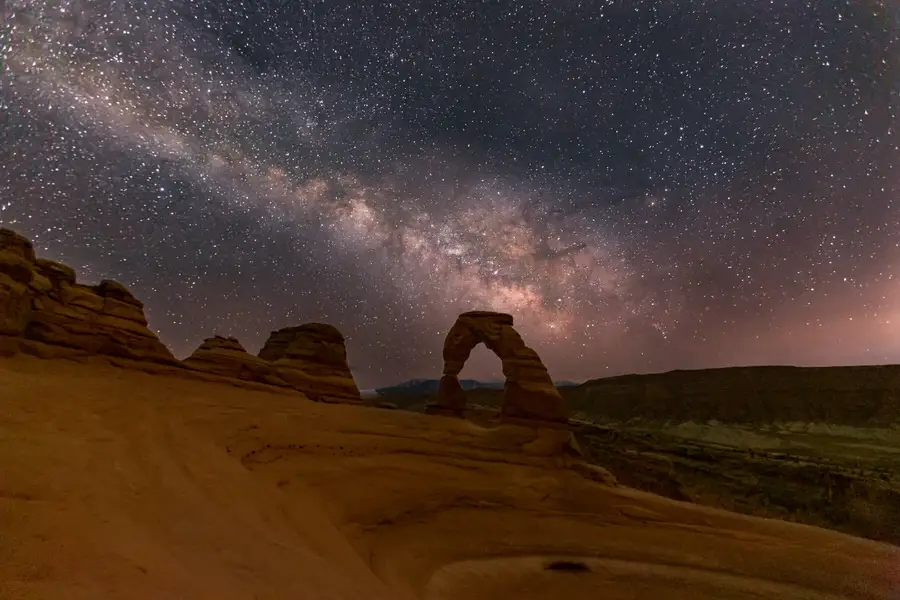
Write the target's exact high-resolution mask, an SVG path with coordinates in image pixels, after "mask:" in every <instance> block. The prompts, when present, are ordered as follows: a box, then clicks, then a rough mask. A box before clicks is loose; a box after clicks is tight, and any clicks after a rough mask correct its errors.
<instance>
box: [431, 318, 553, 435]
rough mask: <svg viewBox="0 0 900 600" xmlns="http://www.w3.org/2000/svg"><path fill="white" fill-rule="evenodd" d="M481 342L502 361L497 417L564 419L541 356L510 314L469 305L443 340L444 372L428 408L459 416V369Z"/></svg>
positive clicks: (462, 397) (463, 402)
mask: <svg viewBox="0 0 900 600" xmlns="http://www.w3.org/2000/svg"><path fill="white" fill-rule="evenodd" d="M480 343H483V344H484V345H485V346H487V347H488V348H489V349H490V350H491V351H492V352H493V353H494V354H496V355H497V356H498V357H499V358H500V361H501V363H502V366H503V375H504V376H505V377H506V384H505V386H504V392H503V407H502V409H501V412H500V414H501V417H502V418H504V419H506V420H520V419H522V420H527V421H529V422H543V423H545V424H554V423H557V424H558V423H567V422H568V414H567V411H566V407H565V403H564V401H563V398H562V396H561V395H560V393H559V392H558V391H557V389H556V386H555V385H553V380H552V379H551V378H550V374H549V373H548V372H547V368H546V367H545V366H544V363H542V362H541V359H540V357H539V356H538V354H537V352H535V351H534V350H532V349H531V348H529V347H528V346H526V345H525V342H524V341H523V340H522V336H520V335H519V333H518V332H517V331H516V330H515V328H514V327H513V317H512V315H508V314H504V313H496V312H486V311H474V312H467V313H463V314H461V315H460V316H459V318H457V320H456V323H454V325H453V327H451V328H450V331H449V332H448V333H447V338H446V339H445V340H444V351H443V358H444V373H443V376H442V377H441V382H440V387H439V389H438V395H437V400H436V403H435V404H432V405H430V406H429V407H428V409H427V410H428V412H429V413H433V414H448V415H454V416H462V414H463V412H464V410H465V406H466V396H465V393H464V392H463V389H462V387H461V386H460V383H459V373H460V371H462V368H463V366H464V365H465V363H466V360H468V358H469V355H470V354H471V352H472V349H473V348H474V347H475V346H477V345H478V344H480Z"/></svg>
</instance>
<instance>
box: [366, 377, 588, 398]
mask: <svg viewBox="0 0 900 600" xmlns="http://www.w3.org/2000/svg"><path fill="white" fill-rule="evenodd" d="M459 383H460V385H461V386H462V389H464V390H476V389H488V390H502V389H503V384H504V382H502V381H478V380H477V379H460V380H459ZM554 384H555V385H556V387H574V386H576V385H578V384H577V383H574V382H572V381H555V382H554ZM439 386H440V380H439V379H410V380H409V381H404V382H403V383H398V384H397V385H391V386H386V387H380V388H375V389H374V390H372V391H373V392H375V393H376V394H378V395H398V394H399V395H404V394H409V395H413V394H430V393H434V392H437V390H438V387H439Z"/></svg>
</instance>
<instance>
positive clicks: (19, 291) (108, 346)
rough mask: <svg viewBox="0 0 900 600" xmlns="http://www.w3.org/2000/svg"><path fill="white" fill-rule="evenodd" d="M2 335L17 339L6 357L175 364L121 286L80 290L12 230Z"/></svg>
mask: <svg viewBox="0 0 900 600" xmlns="http://www.w3.org/2000/svg"><path fill="white" fill-rule="evenodd" d="M0 335H3V336H8V337H11V338H14V339H17V340H18V341H17V342H11V341H9V340H6V341H4V343H3V346H4V348H5V350H4V352H9V349H10V348H15V349H16V350H17V351H20V352H29V353H32V354H36V355H39V356H45V357H53V356H60V357H63V356H64V357H73V356H87V355H92V354H99V355H106V356H113V357H120V358H128V359H132V360H141V361H156V362H164V363H174V362H175V359H174V357H173V356H172V354H171V353H170V352H169V350H168V349H167V348H166V347H165V346H164V345H163V344H162V342H160V341H159V339H158V338H157V337H156V335H155V334H154V333H153V332H151V331H150V330H149V329H148V328H147V320H146V318H145V317H144V310H143V304H141V302H140V301H138V300H137V299H136V298H135V297H134V296H133V295H132V294H131V292H129V291H128V290H127V289H126V288H125V287H124V286H123V285H121V284H119V283H116V282H114V281H102V282H100V284H99V285H97V286H93V287H91V286H86V285H79V284H77V283H76V282H75V272H74V271H73V270H72V269H71V268H69V267H67V266H65V265H62V264H59V263H57V262H54V261H50V260H46V259H37V258H35V255H34V248H33V246H32V245H31V242H29V241H28V240H27V239H25V238H24V237H22V236H20V235H18V234H16V233H14V232H12V231H10V230H8V229H0Z"/></svg>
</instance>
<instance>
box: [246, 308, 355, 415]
mask: <svg viewBox="0 0 900 600" xmlns="http://www.w3.org/2000/svg"><path fill="white" fill-rule="evenodd" d="M259 357H260V358H261V359H263V360H265V361H268V362H270V363H271V364H272V366H273V368H274V370H275V373H276V374H277V375H278V377H280V378H281V379H283V380H284V381H286V382H287V383H288V385H290V386H291V387H293V388H294V389H297V390H299V391H301V392H303V393H304V394H306V395H307V396H308V397H309V398H311V399H313V400H316V401H323V402H350V403H358V402H360V401H361V400H360V395H359V388H358V387H357V385H356V381H354V379H353V374H352V373H351V372H350V367H349V365H348V364H347V349H346V347H345V346H344V336H343V335H341V332H340V331H338V330H337V328H335V327H333V326H331V325H327V324H325V323H307V324H305V325H300V326H299V327H285V328H284V329H279V330H278V331H273V332H272V334H271V335H270V336H269V339H268V340H267V341H266V343H265V345H264V346H263V348H262V350H260V351H259Z"/></svg>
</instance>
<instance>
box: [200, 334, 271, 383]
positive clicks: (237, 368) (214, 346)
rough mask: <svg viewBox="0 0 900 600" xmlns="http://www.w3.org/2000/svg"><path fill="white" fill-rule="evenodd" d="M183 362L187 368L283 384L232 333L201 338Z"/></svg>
mask: <svg viewBox="0 0 900 600" xmlns="http://www.w3.org/2000/svg"><path fill="white" fill-rule="evenodd" d="M183 364H184V366H186V367H188V368H190V369H194V370H197V371H203V372H205V373H212V374H214V375H220V376H223V377H232V378H235V379H242V380H244V381H255V382H259V383H268V384H270V385H277V386H286V385H287V384H286V383H285V382H284V380H282V379H281V378H280V377H278V376H277V375H276V374H275V370H274V368H273V367H272V365H270V364H269V363H268V362H266V361H264V360H263V359H261V358H259V357H258V356H254V355H252V354H250V353H249V352H247V350H245V349H244V346H242V345H241V343H240V342H239V341H238V340H237V338H233V337H222V336H220V335H217V336H214V337H211V338H207V339H205V340H203V343H202V344H200V347H198V348H197V349H196V350H194V353H193V354H191V355H190V356H189V357H187V358H186V359H185V360H184V361H183Z"/></svg>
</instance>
